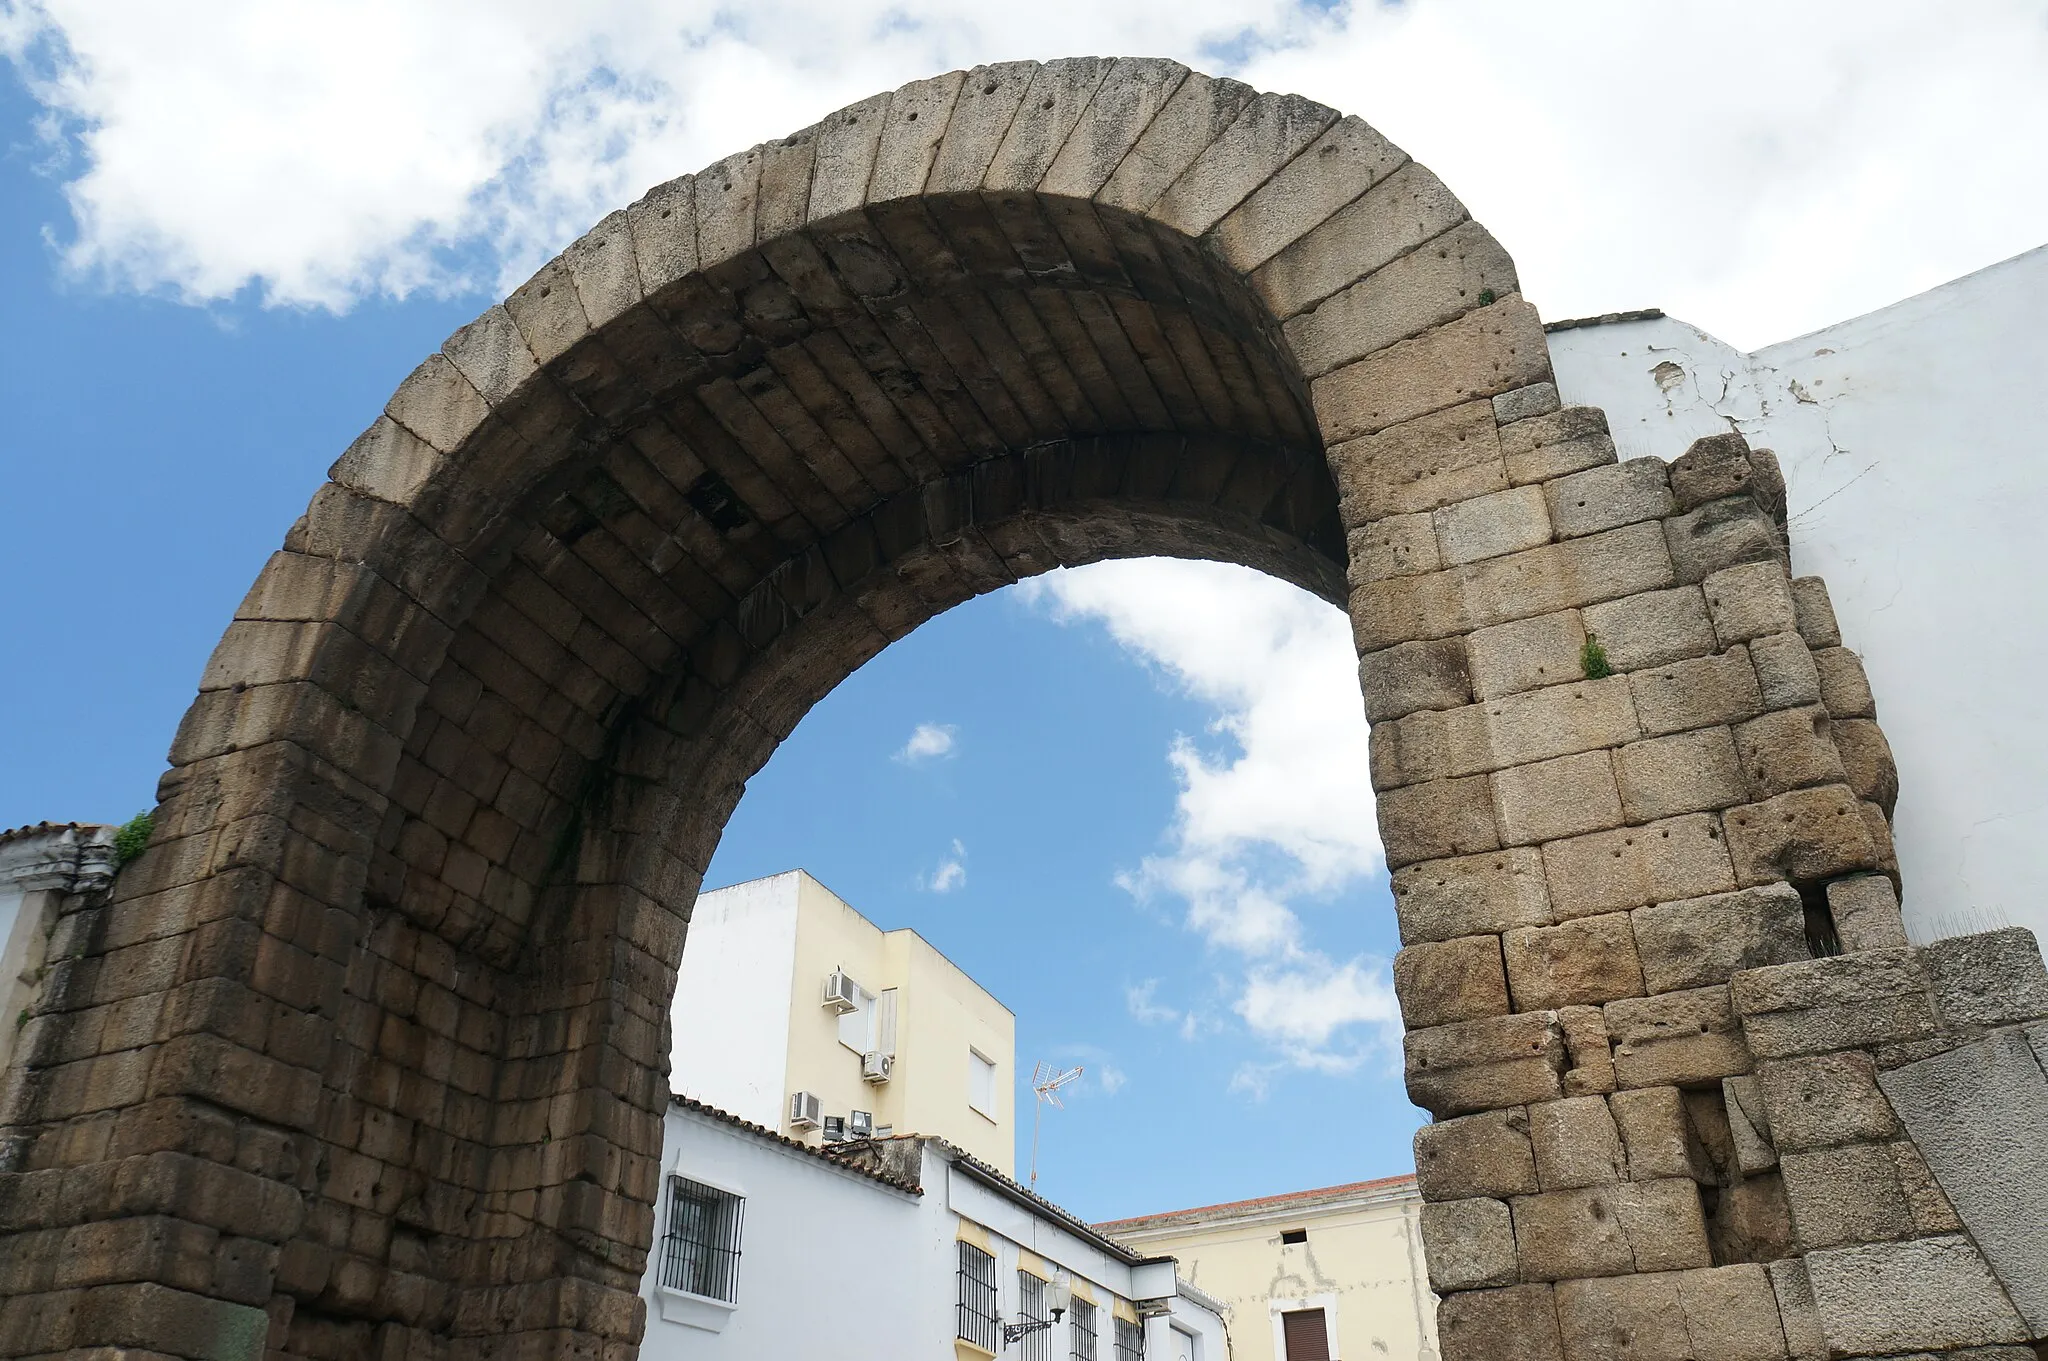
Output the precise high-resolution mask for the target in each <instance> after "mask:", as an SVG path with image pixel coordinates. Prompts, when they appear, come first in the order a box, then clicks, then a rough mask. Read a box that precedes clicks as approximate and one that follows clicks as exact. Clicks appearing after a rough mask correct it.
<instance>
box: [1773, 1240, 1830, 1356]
mask: <svg viewBox="0 0 2048 1361" xmlns="http://www.w3.org/2000/svg"><path fill="white" fill-rule="evenodd" d="M1764 1269H1765V1270H1766V1271H1768V1272H1769V1273H1770V1277H1771V1293H1772V1294H1774V1295H1776V1296H1777V1297H1778V1321H1779V1322H1780V1323H1781V1324H1782V1325H1783V1326H1784V1329H1785V1350H1786V1353H1787V1354H1788V1355H1789V1356H1790V1357H1791V1361H1828V1340H1827V1336H1826V1334H1824V1333H1823V1332H1822V1331H1821V1326H1820V1311H1819V1310H1817V1309H1815V1308H1814V1307H1813V1286H1812V1285H1810V1284H1809V1283H1808V1282H1807V1279H1806V1263H1804V1262H1802V1261H1800V1260H1799V1259H1798V1258H1796V1257H1794V1258H1788V1259H1786V1260H1784V1261H1778V1262H1772V1263H1770V1264H1769V1265H1768V1266H1767V1267H1765V1268H1764Z"/></svg>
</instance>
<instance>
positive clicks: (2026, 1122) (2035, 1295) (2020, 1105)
mask: <svg viewBox="0 0 2048 1361" xmlns="http://www.w3.org/2000/svg"><path fill="white" fill-rule="evenodd" d="M2037 963H2038V960H2037ZM1878 1083H1879V1084H1880V1085H1881V1086H1882V1087H1883V1088H1884V1094H1885V1095H1886V1096H1887V1097H1889V1098H1890V1099H1891V1103H1892V1105H1893V1106H1894V1107H1895V1108H1897V1110H1898V1113H1899V1118H1900V1119H1901V1120H1903V1121H1904V1122H1905V1125H1906V1129H1907V1131H1908V1132H1909V1133H1911V1135H1912V1136H1913V1143H1914V1144H1915V1145H1916V1146H1917V1147H1918V1149H1919V1153H1920V1156H1921V1157H1923V1158H1925V1159H1926V1162H1927V1166H1928V1168H1929V1169H1930V1170H1932V1172H1933V1173H1934V1176H1935V1179H1936V1180H1937V1181H1938V1182H1939V1183H1940V1189H1941V1190H1942V1191H1945V1192H1947V1198H1948V1202H1949V1204H1950V1205H1952V1206H1953V1207H1954V1211H1955V1213H1956V1214H1958V1215H1960V1216H1961V1218H1962V1222H1963V1224H1964V1225H1967V1226H1968V1228H1969V1231H1970V1236H1971V1237H1972V1238H1974V1239H1975V1240H1976V1242H1977V1246H1978V1247H1979V1249H1981V1250H1982V1252H1983V1254H1984V1256H1985V1258H1986V1259H1987V1260H1988V1261H1989V1262H1990V1264H1991V1269H1992V1271H1993V1272H1994V1273H1995V1274H1996V1275H1997V1276H1998V1278H1999V1279H2000V1280H2001V1281H2002V1282H2003V1283H2004V1286H2005V1291H2006V1294H2007V1295H2008V1296H2009V1297H2010V1298H2011V1300H2012V1302H2013V1304H2014V1305H2015V1306H2017V1307H2018V1309H2019V1311H2020V1314H2021V1316H2022V1317H2023V1318H2025V1319H2026V1321H2027V1324H2028V1327H2029V1330H2030V1331H2031V1333H2032V1334H2033V1335H2034V1336H2037V1337H2038V1336H2042V1335H2048V1270H2044V1267H2048V1137H2044V1134H2048V1077H2044V1076H2043V1075H2042V1070H2041V1066H2040V1063H2039V1062H2038V1061H2037V1059H2036V1058H2035V1056H2034V1054H2033V1052H2032V1050H2031V1049H2030V1047H2029V1046H2028V1043H2027V1039H2026V1037H2025V1036H2024V1035H2023V1034H2021V1033H2020V1032H2018V1031H2014V1030H2007V1031H2001V1032H1999V1033H1998V1034H1995V1035H1990V1036H1987V1037H1986V1038H1984V1039H1981V1040H1978V1041H1976V1042H1975V1043H1972V1044H1967V1045H1964V1046H1962V1047H1961V1048H1959V1049H1954V1050H1951V1051H1949V1052H1948V1053H1946V1054H1937V1055H1935V1056H1934V1057H1932V1058H1926V1059H1922V1060H1920V1061H1919V1062H1917V1063H1909V1064H1906V1065H1905V1066H1903V1067H1900V1068H1895V1069H1893V1070H1892V1071H1890V1072H1888V1073H1885V1074H1883V1075H1881V1076H1880V1077H1879V1078H1878ZM1923 1213H1925V1211H1923Z"/></svg>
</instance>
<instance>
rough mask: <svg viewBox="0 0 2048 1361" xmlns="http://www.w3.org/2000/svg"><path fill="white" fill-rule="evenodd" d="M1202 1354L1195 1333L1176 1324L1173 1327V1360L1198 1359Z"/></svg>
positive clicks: (1190, 1360)
mask: <svg viewBox="0 0 2048 1361" xmlns="http://www.w3.org/2000/svg"><path fill="white" fill-rule="evenodd" d="M1200 1354H1201V1353H1200V1352H1199V1350H1198V1349H1197V1346H1196V1342H1195V1335H1194V1334H1193V1333H1191V1332H1189V1331H1188V1330H1187V1329H1185V1328H1182V1327H1180V1326H1178V1325H1176V1326H1175V1327H1174V1329H1173V1361H1196V1359H1197V1357H1199V1356H1200Z"/></svg>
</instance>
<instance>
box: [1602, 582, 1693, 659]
mask: <svg viewBox="0 0 2048 1361" xmlns="http://www.w3.org/2000/svg"><path fill="white" fill-rule="evenodd" d="M1584 622H1585V626H1586V628H1587V630H1588V631H1589V632H1591V633H1592V634H1593V635H1594V636H1595V637H1597V638H1598V639H1599V640H1600V646H1601V648H1602V649H1604V650H1605V651H1606V653H1607V663H1608V665H1609V666H1612V667H1613V668H1614V669H1615V670H1616V671H1639V670H1642V669H1643V668H1644V667H1650V666H1664V665H1666V664H1668V663H1671V662H1677V661H1684V660H1685V659H1687V658H1689V657H1703V656H1705V655H1706V654H1707V653H1709V652H1712V651H1713V650H1714V626H1713V623H1712V622H1711V621H1710V620H1709V619H1708V618H1707V600H1706V596H1705V595H1704V594H1703V593H1702V592H1701V590H1700V588H1699V587H1697V586H1680V587H1677V588H1675V589H1673V590H1668V591H1645V592H1643V593H1642V594H1641V595H1632V596H1628V597H1626V598H1625V599H1621V600H1610V601H1608V602H1607V603H1606V604H1603V605H1592V606H1589V607H1588V608H1587V609H1586V610H1585V612H1584Z"/></svg>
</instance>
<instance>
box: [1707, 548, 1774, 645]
mask: <svg viewBox="0 0 2048 1361" xmlns="http://www.w3.org/2000/svg"><path fill="white" fill-rule="evenodd" d="M1700 586H1701V589H1702V590H1704V591H1705V592H1706V596H1707V613H1708V614H1710V615H1711V616H1712V617H1713V620H1714V636H1715V637H1716V638H1718V639H1719V640H1720V643H1721V646H1722V647H1724V648H1726V647H1733V646H1734V645H1735V644H1737V643H1746V642H1748V641H1749V640H1750V639H1752V638H1761V637H1764V636H1765V635H1767V634H1773V633H1786V632H1790V631H1791V630H1792V629H1793V628H1794V627H1795V619H1796V617H1795V615H1794V613H1793V609H1792V583H1791V581H1790V580H1789V579H1788V578H1787V577H1786V575H1785V568H1784V565H1783V564H1782V563H1779V562H1777V561H1775V560H1772V561H1767V562H1746V563H1743V564H1741V565H1740V566H1736V567H1728V568H1724V569H1723V570H1721V571H1719V572H1716V573H1714V574H1713V575H1712V576H1710V577H1708V578H1707V579H1706V580H1705V581H1703V582H1701V583H1700Z"/></svg>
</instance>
